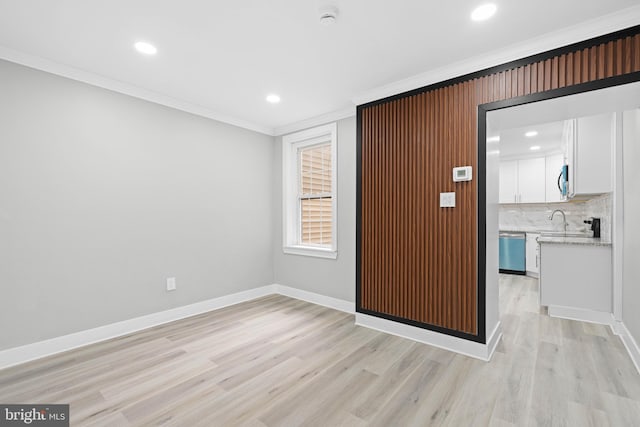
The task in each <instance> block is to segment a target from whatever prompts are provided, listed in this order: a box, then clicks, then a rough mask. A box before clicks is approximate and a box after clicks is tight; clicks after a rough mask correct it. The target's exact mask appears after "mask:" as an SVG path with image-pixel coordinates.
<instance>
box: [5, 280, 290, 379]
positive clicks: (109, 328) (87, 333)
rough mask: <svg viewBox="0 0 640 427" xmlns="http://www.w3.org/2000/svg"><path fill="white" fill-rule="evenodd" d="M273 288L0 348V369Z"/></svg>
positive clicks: (271, 288)
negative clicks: (0, 349) (4, 348)
mask: <svg viewBox="0 0 640 427" xmlns="http://www.w3.org/2000/svg"><path fill="white" fill-rule="evenodd" d="M275 289H276V287H275V286H274V285H269V286H262V287H260V288H255V289H250V290H247V291H243V292H238V293H235V294H231V295H225V296H222V297H218V298H213V299H209V300H206V301H201V302H197V303H194V304H190V305H185V306H182V307H176V308H172V309H169V310H165V311H160V312H157V313H152V314H148V315H145V316H140V317H136V318H133V319H128V320H123V321H121V322H116V323H111V324H109V325H104V326H99V327H97V328H93V329H87V330H84V331H80V332H75V333H72V334H69V335H63V336H60V337H56V338H51V339H48V340H44V341H39V342H35V343H32V344H27V345H23V346H20V347H14V348H10V349H7V350H2V351H0V369H4V368H8V367H10V366H14V365H18V364H21V363H25V362H29V361H31V360H35V359H40V358H42V357H46V356H51V355H53V354H56V353H62V352H64V351H68V350H73V349H74V348H78V347H83V346H86V345H89V344H94V343H97V342H100V341H105V340H108V339H112V338H116V337H119V336H122V335H127V334H130V333H132V332H136V331H140V330H142V329H148V328H151V327H154V326H158V325H162V324H164V323H168V322H173V321H175V320H180V319H184V318H186V317H191V316H195V315H197V314H201V313H206V312H209V311H212V310H217V309H220V308H223V307H227V306H230V305H234V304H238V303H241V302H245V301H250V300H252V299H256V298H260V297H263V296H266V295H271V294H273V293H277V292H276V290H275Z"/></svg>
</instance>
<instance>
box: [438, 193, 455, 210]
mask: <svg viewBox="0 0 640 427" xmlns="http://www.w3.org/2000/svg"><path fill="white" fill-rule="evenodd" d="M440 207H441V208H455V207H456V193H440Z"/></svg>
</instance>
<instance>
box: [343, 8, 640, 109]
mask: <svg viewBox="0 0 640 427" xmlns="http://www.w3.org/2000/svg"><path fill="white" fill-rule="evenodd" d="M639 23H640V6H632V7H629V8H626V9H622V10H620V11H618V12H614V13H611V14H608V15H604V16H602V17H599V18H597V19H593V20H589V21H585V22H583V23H581V24H577V25H573V26H571V27H567V28H563V29H562V30H559V31H554V32H550V33H547V34H544V35H542V36H539V37H535V38H532V39H529V40H527V41H524V42H522V43H516V44H513V45H511V46H508V47H506V48H503V49H499V50H495V51H493V52H490V53H487V54H483V55H479V56H475V57H472V58H469V59H465V60H463V61H459V62H456V63H453V64H449V65H446V66H444V67H440V68H436V69H433V70H430V71H426V72H424V73H420V74H418V75H415V76H413V77H409V78H406V79H403V80H398V81H396V82H393V83H389V84H386V85H383V86H379V87H377V88H374V89H371V90H368V91H366V92H363V93H362V94H360V95H357V96H355V97H354V98H352V101H353V103H354V104H355V105H361V104H366V103H368V102H372V101H376V100H379V99H383V98H386V97H389V96H393V95H397V94H399V93H403V92H408V91H410V90H414V89H419V88H421V87H424V86H428V85H431V84H434V83H439V82H442V81H446V80H449V79H452V78H455V77H459V76H464V75H466V74H470V73H473V72H476V71H479V70H484V69H487V68H491V67H495V66H498V65H501V64H506V63H509V62H512V61H516V60H518V59H522V58H526V57H528V56H531V55H535V54H539V53H543V52H546V51H550V50H553V49H557V48H560V47H563V46H567V45H570V44H573V43H577V42H581V41H583V40H588V39H590V38H594V37H598V36H602V35H605V34H608V33H612V32H615V31H618V30H622V29H625V28H629V27H633V26H636V25H638V24H639Z"/></svg>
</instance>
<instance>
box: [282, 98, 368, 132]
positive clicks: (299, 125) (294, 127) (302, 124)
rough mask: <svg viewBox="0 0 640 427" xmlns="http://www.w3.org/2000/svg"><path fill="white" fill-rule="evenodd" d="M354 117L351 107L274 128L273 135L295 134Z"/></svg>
mask: <svg viewBox="0 0 640 427" xmlns="http://www.w3.org/2000/svg"><path fill="white" fill-rule="evenodd" d="M355 115H356V107H355V105H352V106H350V107H347V108H343V109H342V110H336V111H332V112H330V113H326V114H322V115H320V116H315V117H312V118H310V119H305V120H301V121H299V122H295V123H291V124H289V125H284V126H280V127H277V128H275V131H274V135H275V136H281V135H285V134H287V133H291V132H297V131H299V130H303V129H307V128H310V127H313V126H319V125H323V124H326V123H329V122H335V121H338V120H342V119H346V118H348V117H353V116H355Z"/></svg>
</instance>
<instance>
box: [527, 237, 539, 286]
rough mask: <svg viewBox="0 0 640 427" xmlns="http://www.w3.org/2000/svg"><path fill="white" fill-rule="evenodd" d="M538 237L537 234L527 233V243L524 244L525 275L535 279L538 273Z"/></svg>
mask: <svg viewBox="0 0 640 427" xmlns="http://www.w3.org/2000/svg"><path fill="white" fill-rule="evenodd" d="M538 237H540V234H539V233H527V241H526V244H525V256H526V266H527V268H526V269H527V274H528V275H531V276H536V277H537V276H538V273H539V271H540V269H539V267H538V266H539V262H538V241H537V239H538Z"/></svg>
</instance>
